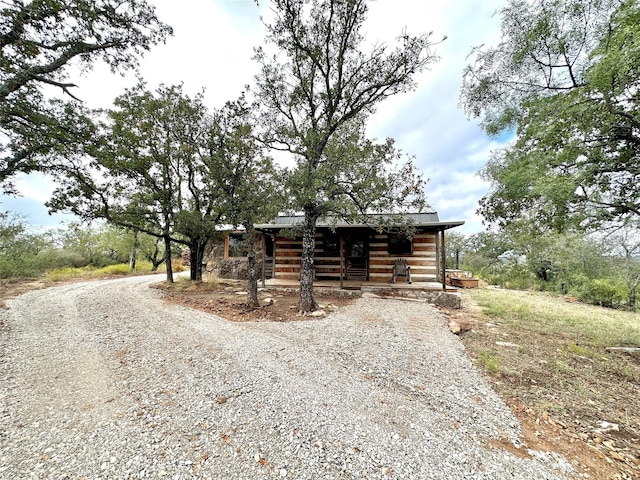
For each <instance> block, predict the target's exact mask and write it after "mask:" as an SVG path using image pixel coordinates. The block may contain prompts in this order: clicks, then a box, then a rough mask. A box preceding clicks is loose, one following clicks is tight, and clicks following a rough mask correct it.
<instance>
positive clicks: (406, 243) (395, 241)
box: [387, 233, 413, 256]
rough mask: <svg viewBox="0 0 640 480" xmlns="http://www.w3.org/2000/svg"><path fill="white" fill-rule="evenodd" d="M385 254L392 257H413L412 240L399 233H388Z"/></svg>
mask: <svg viewBox="0 0 640 480" xmlns="http://www.w3.org/2000/svg"><path fill="white" fill-rule="evenodd" d="M406 247H409V248H408V249H407V248H406ZM387 253H388V254H389V255H394V256H404V255H413V238H412V237H408V236H406V235H403V234H400V233H390V234H389V235H388V236H387Z"/></svg>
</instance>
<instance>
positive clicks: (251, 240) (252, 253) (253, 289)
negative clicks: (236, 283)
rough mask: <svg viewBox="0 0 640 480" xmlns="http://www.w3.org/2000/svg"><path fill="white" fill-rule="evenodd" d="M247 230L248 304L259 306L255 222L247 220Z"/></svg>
mask: <svg viewBox="0 0 640 480" xmlns="http://www.w3.org/2000/svg"><path fill="white" fill-rule="evenodd" d="M244 228H245V231H246V232H247V240H248V242H247V276H248V280H247V293H248V295H247V306H248V307H249V308H258V307H259V306H260V302H258V267H257V265H256V242H255V231H254V229H253V223H251V222H247V223H245V225H244Z"/></svg>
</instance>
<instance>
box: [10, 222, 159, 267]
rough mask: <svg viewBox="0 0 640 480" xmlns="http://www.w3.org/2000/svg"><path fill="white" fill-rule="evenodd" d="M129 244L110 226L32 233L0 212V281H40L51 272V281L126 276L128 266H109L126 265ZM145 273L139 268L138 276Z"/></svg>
mask: <svg viewBox="0 0 640 480" xmlns="http://www.w3.org/2000/svg"><path fill="white" fill-rule="evenodd" d="M131 240H132V235H131V232H127V231H125V230H122V229H116V228H113V227H109V226H103V227H101V228H93V227H88V226H82V225H80V224H71V225H69V226H68V227H67V228H64V229H60V230H59V231H57V232H44V233H37V232H36V233H32V232H30V227H29V225H28V224H27V223H26V222H25V221H24V220H22V219H20V218H16V217H12V216H10V215H9V214H6V213H2V212H0V278H1V279H5V278H29V277H39V276H41V275H42V274H44V273H45V272H48V271H54V273H53V274H51V275H53V277H54V278H63V277H72V276H74V275H76V276H82V275H85V274H86V272H87V271H88V270H98V271H99V269H100V268H101V267H105V268H106V270H105V271H102V272H100V271H99V272H98V273H99V274H102V275H106V274H109V273H116V272H118V271H125V270H126V271H127V272H128V271H130V268H129V267H128V265H125V267H126V269H125V268H124V267H121V266H115V267H112V266H113V265H115V264H118V263H120V262H126V261H127V259H128V255H129V252H130V251H131V249H132V248H133V246H132V242H131ZM110 268H113V270H109V269H110ZM145 270H149V271H150V270H151V266H150V265H149V264H148V263H147V264H144V263H142V264H138V267H137V271H138V272H140V271H145ZM55 272H57V273H55Z"/></svg>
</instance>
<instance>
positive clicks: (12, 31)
mask: <svg viewBox="0 0 640 480" xmlns="http://www.w3.org/2000/svg"><path fill="white" fill-rule="evenodd" d="M171 33H172V31H171V28H170V27H168V26H167V25H165V24H163V23H162V22H160V21H159V20H158V18H157V17H156V15H155V9H154V7H153V6H151V5H150V4H148V3H147V2H145V1H139V0H135V1H133V0H132V1H130V0H125V1H119V0H117V1H116V0H98V1H88V0H78V1H74V2H66V1H62V0H47V1H32V2H22V1H17V0H10V1H7V2H2V6H1V7H0V103H1V104H2V108H1V109H0V132H2V142H1V143H0V186H2V187H4V189H5V190H8V191H12V190H13V186H12V185H11V183H10V179H11V177H12V176H13V175H15V174H16V173H18V172H30V171H34V170H42V169H46V168H59V167H61V162H64V161H65V159H66V158H67V157H69V156H73V155H74V154H76V153H79V152H83V151H84V150H85V148H88V147H90V145H91V143H92V140H93V139H94V135H93V133H94V131H93V123H92V121H91V119H90V118H89V116H88V115H87V113H86V112H85V111H84V110H83V109H82V107H81V103H80V101H79V100H78V99H77V98H76V97H75V96H74V95H73V93H72V92H71V90H72V88H73V87H76V85H75V84H74V83H73V82H71V81H70V80H69V79H68V73H69V66H70V65H76V66H77V65H79V66H80V67H81V68H82V69H84V70H87V69H90V68H91V67H92V65H93V64H94V62H95V61H97V60H99V59H101V60H103V61H104V62H106V63H107V64H108V65H109V66H110V67H111V68H112V69H113V70H119V71H124V70H126V69H132V68H135V67H136V66H137V63H138V58H139V57H140V55H142V54H143V52H144V51H146V50H149V48H150V47H151V46H152V45H154V44H157V43H159V42H163V41H164V40H165V38H166V37H167V36H168V35H170V34H171ZM51 87H53V88H56V89H58V90H59V92H60V94H61V95H63V96H65V95H66V96H67V100H61V99H59V98H58V99H57V98H51V97H50V96H49V95H48V94H49V93H50V91H51V90H50V89H51ZM47 89H49V91H48V92H47ZM45 92H46V93H45Z"/></svg>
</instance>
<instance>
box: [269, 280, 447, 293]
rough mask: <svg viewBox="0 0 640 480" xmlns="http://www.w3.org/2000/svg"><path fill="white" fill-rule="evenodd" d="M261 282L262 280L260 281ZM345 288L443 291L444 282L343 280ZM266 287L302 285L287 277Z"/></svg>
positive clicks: (322, 283) (335, 284)
mask: <svg viewBox="0 0 640 480" xmlns="http://www.w3.org/2000/svg"><path fill="white" fill-rule="evenodd" d="M258 283H259V284H260V283H261V282H258ZM342 285H343V289H344V290H366V291H371V292H375V291H381V290H415V291H426V292H435V291H438V292H442V291H443V288H442V283H440V282H413V283H411V284H409V283H407V282H406V281H403V280H402V281H398V282H396V283H391V282H368V281H363V280H344V281H343V282H342ZM265 286H266V287H280V288H297V287H299V286H300V282H299V281H298V280H291V279H285V278H269V279H267V280H265ZM313 286H314V288H317V287H320V288H335V289H339V288H340V281H339V280H314V282H313ZM444 291H447V292H457V291H458V289H456V288H454V287H451V286H450V285H447V287H446V290H444Z"/></svg>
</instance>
